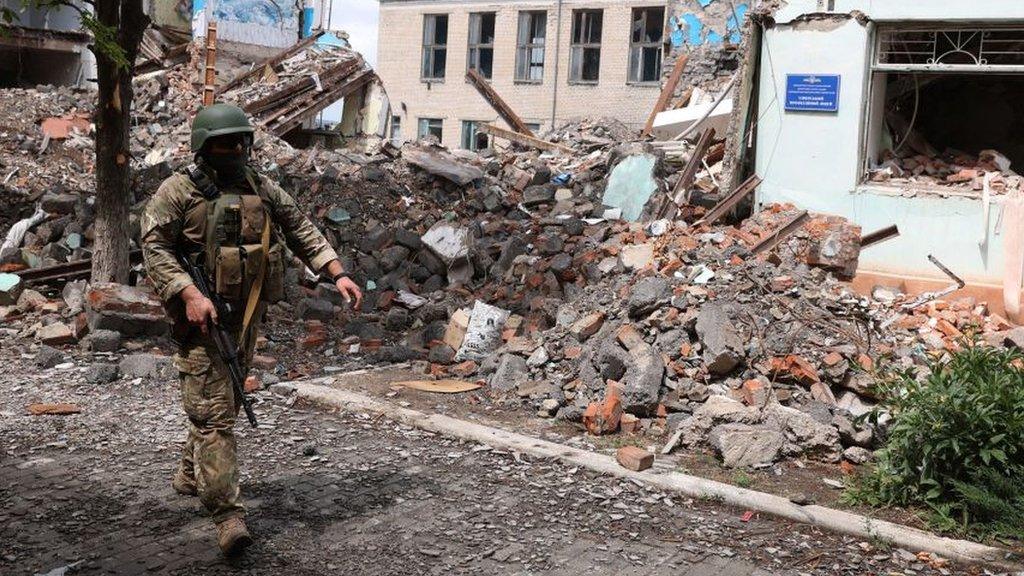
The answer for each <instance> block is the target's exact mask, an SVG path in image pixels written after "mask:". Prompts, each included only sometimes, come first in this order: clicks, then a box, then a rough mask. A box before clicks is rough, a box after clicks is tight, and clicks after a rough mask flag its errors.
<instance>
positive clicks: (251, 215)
mask: <svg viewBox="0 0 1024 576" xmlns="http://www.w3.org/2000/svg"><path fill="white" fill-rule="evenodd" d="M246 176H247V180H248V182H249V185H250V186H251V187H252V188H253V189H254V190H255V191H256V193H255V194H237V193H231V192H225V193H221V192H219V191H218V190H217V189H216V187H215V186H214V185H213V183H212V182H211V181H210V178H209V176H207V175H206V174H205V173H203V172H201V171H200V170H197V169H190V170H189V171H188V177H189V180H191V181H192V184H193V185H194V186H195V187H196V188H197V189H198V190H199V191H200V193H202V195H203V198H204V199H205V214H204V215H201V214H196V216H198V217H199V218H201V219H203V220H204V222H203V223H202V235H203V240H204V246H203V252H202V254H203V259H204V261H205V263H206V269H207V271H208V273H209V274H210V276H211V278H210V279H209V280H210V286H212V287H213V289H214V290H216V292H217V294H219V295H220V296H222V297H223V298H224V299H226V300H228V301H233V302H240V301H245V300H247V299H249V297H250V294H251V292H252V291H253V290H259V300H260V301H263V302H269V303H273V302H277V301H279V300H281V299H282V298H283V297H284V250H283V247H282V244H281V242H279V241H278V239H277V235H276V234H274V233H273V230H272V228H273V225H272V224H273V223H272V216H271V214H272V213H271V210H270V206H269V203H268V202H267V201H266V199H265V198H264V195H263V193H262V191H261V190H260V188H259V184H258V183H257V180H256V178H253V177H252V176H251V175H249V174H247V175H246Z"/></svg>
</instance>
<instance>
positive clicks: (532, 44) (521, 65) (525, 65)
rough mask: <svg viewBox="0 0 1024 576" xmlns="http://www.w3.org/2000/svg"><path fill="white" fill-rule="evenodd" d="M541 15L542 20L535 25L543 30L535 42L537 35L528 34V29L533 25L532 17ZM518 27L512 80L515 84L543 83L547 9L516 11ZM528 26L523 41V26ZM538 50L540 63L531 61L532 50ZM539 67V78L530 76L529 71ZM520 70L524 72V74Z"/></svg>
mask: <svg viewBox="0 0 1024 576" xmlns="http://www.w3.org/2000/svg"><path fill="white" fill-rule="evenodd" d="M541 16H542V17H543V18H544V22H543V23H541V24H540V25H539V26H537V27H536V28H537V30H538V31H541V32H543V34H544V35H543V36H540V37H539V38H540V42H536V40H537V38H538V37H537V36H530V35H529V34H530V29H533V27H534V19H535V18H538V17H541ZM516 17H517V20H518V27H517V29H516V62H515V70H514V71H513V75H512V81H513V82H515V83H517V84H543V83H544V72H545V67H546V66H545V65H546V64H547V40H548V11H547V10H520V11H519V12H518V13H517V16H516ZM524 24H525V25H526V26H528V27H529V28H528V29H527V31H526V34H527V36H528V37H527V39H526V42H523V41H522V40H523V26H524ZM535 50H539V51H540V64H535V63H534V62H533V56H534V54H535V53H534V51H535ZM537 67H539V68H540V78H532V77H531V71H532V70H533V69H534V68H537ZM522 72H526V74H525V75H523V74H522Z"/></svg>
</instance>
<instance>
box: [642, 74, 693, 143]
mask: <svg viewBox="0 0 1024 576" xmlns="http://www.w3.org/2000/svg"><path fill="white" fill-rule="evenodd" d="M689 59H690V55H689V54H680V55H679V56H678V57H676V63H675V65H674V66H672V72H671V73H670V74H669V75H668V80H666V81H665V86H663V87H662V89H661V95H659V96H658V101H657V102H656V103H655V104H654V109H652V110H651V115H650V116H648V117H647V123H646V124H644V131H643V133H642V135H643V136H647V135H648V134H650V133H651V129H652V128H654V117H655V116H657V115H658V114H659V113H660V112H663V111H664V110H665V107H666V106H668V103H669V101H671V100H672V94H674V93H675V91H676V86H678V85H679V79H680V78H682V77H683V69H684V68H686V61H687V60H689Z"/></svg>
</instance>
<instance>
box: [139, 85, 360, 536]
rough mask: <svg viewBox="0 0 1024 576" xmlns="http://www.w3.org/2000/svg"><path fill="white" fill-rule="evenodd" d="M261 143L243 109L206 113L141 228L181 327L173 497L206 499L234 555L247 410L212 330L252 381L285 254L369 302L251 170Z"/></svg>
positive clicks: (150, 266) (293, 209)
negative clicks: (201, 270) (181, 437)
mask: <svg viewBox="0 0 1024 576" xmlns="http://www.w3.org/2000/svg"><path fill="white" fill-rule="evenodd" d="M252 140H253V127H252V125H251V124H250V123H249V119H248V117H247V116H246V114H245V112H243V111H242V110H241V109H240V108H238V107H237V106H232V105H229V104H214V105H212V106H208V107H206V108H204V109H202V110H201V111H200V112H199V113H198V114H197V115H196V117H195V120H194V121H193V122H192V152H193V153H195V164H193V165H192V166H189V168H188V169H187V170H186V171H185V172H184V173H178V174H174V175H172V176H170V177H169V178H167V180H165V181H164V182H163V183H162V184H161V185H160V188H159V189H158V190H157V192H156V194H155V195H154V196H153V198H152V199H151V200H150V201H149V204H148V205H147V206H146V211H145V214H144V216H143V219H142V248H143V256H144V259H145V265H146V272H147V274H148V276H149V279H150V281H151V282H152V283H153V286H154V288H155V289H156V291H157V293H158V294H159V295H160V298H161V299H162V300H163V302H164V304H165V307H166V308H167V311H168V314H169V315H170V316H171V319H172V320H173V321H174V332H173V336H174V339H175V341H176V342H177V343H178V346H179V350H178V353H177V354H176V355H175V365H176V366H177V368H178V371H179V373H180V376H181V400H182V404H183V406H184V408H185V413H186V414H187V415H188V437H187V440H186V442H185V448H184V451H183V453H182V455H181V462H180V465H179V467H178V471H177V473H176V474H175V475H174V478H173V480H172V482H171V485H172V486H173V487H174V490H175V491H177V492H178V493H180V494H184V495H191V496H194V495H198V496H199V499H200V500H201V501H202V503H203V505H204V506H205V507H206V509H207V510H209V512H210V514H211V515H212V517H213V521H214V522H215V523H216V524H217V542H218V544H219V545H220V548H221V550H222V551H223V552H224V554H226V555H230V554H233V553H236V552H238V551H241V550H242V549H244V548H245V547H246V546H248V545H249V544H251V543H252V537H251V536H250V535H249V532H248V530H247V529H246V527H245V522H244V520H243V517H244V515H245V508H244V507H243V505H242V502H241V501H240V498H239V491H238V462H237V459H236V454H235V451H236V446H235V436H234V432H233V428H234V425H235V418H236V416H237V414H238V409H239V405H240V402H239V401H238V400H239V399H238V398H236V397H235V392H234V389H233V387H232V384H231V381H230V379H229V376H228V372H227V367H226V366H225V364H224V363H223V362H222V361H221V360H220V357H219V355H218V354H217V350H216V348H215V344H214V342H213V341H212V339H211V337H210V335H209V334H208V333H207V320H210V321H212V322H214V323H217V324H218V325H219V326H222V327H225V328H227V329H228V330H229V331H231V332H232V333H234V334H235V337H236V338H237V341H238V342H239V357H240V358H241V360H242V366H243V370H245V369H246V368H247V367H248V364H249V361H250V360H251V358H252V352H253V348H254V345H255V342H256V330H257V325H258V323H259V318H260V317H261V316H262V313H263V312H264V310H265V308H266V305H267V304H268V303H271V302H274V301H276V300H279V299H280V298H281V297H282V292H283V289H284V286H283V281H284V262H285V258H284V255H283V251H284V249H285V246H287V248H289V249H291V251H292V252H294V253H295V254H297V255H298V256H299V257H300V258H302V259H303V260H304V261H305V262H306V263H307V264H308V266H309V267H310V268H311V269H313V270H317V271H321V272H323V273H325V274H326V275H327V276H329V277H331V278H332V279H333V282H334V284H335V286H337V288H338V291H339V292H340V293H341V295H342V297H343V298H344V299H345V301H346V302H350V301H351V300H353V299H354V300H355V304H354V307H355V309H358V308H359V304H360V302H361V300H362V293H361V292H360V290H359V288H358V287H357V286H356V285H355V283H354V282H352V280H351V279H350V278H348V277H347V276H346V275H345V273H344V271H343V270H342V266H341V262H340V261H339V260H338V255H337V254H336V253H335V251H334V249H333V248H332V247H331V246H330V244H328V242H327V240H326V239H325V238H324V236H323V235H322V234H321V233H320V231H319V230H317V229H316V227H315V226H314V225H313V224H312V223H311V222H310V221H309V219H308V218H306V217H305V216H304V215H303V214H302V212H301V211H300V209H299V207H298V206H297V205H296V204H295V201H294V200H293V199H292V198H291V197H290V196H289V195H288V194H287V193H286V192H285V191H284V190H282V189H281V188H280V187H279V186H277V185H276V184H275V183H273V182H272V181H271V180H270V179H269V178H267V177H265V176H262V175H260V174H258V173H256V172H255V171H254V170H253V169H252V168H251V167H249V165H248V160H249V151H250V148H251V145H252ZM179 251H181V252H182V253H184V254H188V255H189V257H190V258H194V259H198V260H201V261H203V262H204V264H205V266H206V269H207V270H208V271H209V274H210V276H211V277H210V278H209V279H208V280H209V285H210V287H211V289H212V290H213V289H215V290H216V292H217V293H218V294H219V295H220V296H221V297H222V298H223V299H224V300H225V302H227V303H228V304H229V309H230V313H229V314H228V316H229V317H228V318H223V317H221V318H218V317H217V312H216V309H215V307H214V305H213V303H212V302H211V301H210V300H209V299H208V298H206V297H205V296H203V295H202V293H200V292H199V290H198V289H197V288H196V287H195V285H194V284H193V283H192V281H191V279H190V277H189V275H188V273H186V272H185V270H183V269H182V267H181V265H180V264H179V263H178V262H177V261H176V257H175V255H176V253H178V252H179ZM194 261H195V260H194Z"/></svg>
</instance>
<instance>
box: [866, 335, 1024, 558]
mask: <svg viewBox="0 0 1024 576" xmlns="http://www.w3.org/2000/svg"><path fill="white" fill-rule="evenodd" d="M928 368H929V370H930V373H929V374H928V376H927V377H925V378H923V379H922V380H921V381H919V380H918V379H917V378H916V377H915V374H914V373H913V372H912V371H903V372H893V373H890V374H889V375H888V376H886V377H883V378H882V379H881V381H880V382H879V393H880V397H881V398H883V401H882V404H881V405H880V408H882V409H884V410H885V411H887V412H889V413H890V414H891V416H892V422H891V423H890V424H889V428H888V438H887V441H886V444H885V446H884V447H883V449H882V450H881V451H880V452H879V457H878V461H877V465H876V466H875V468H874V469H873V470H872V472H871V473H870V474H869V475H868V476H867V477H866V478H865V479H864V481H863V482H862V484H861V485H860V486H859V487H857V488H856V489H855V490H854V491H853V492H852V497H853V499H855V500H859V501H861V502H865V501H866V502H869V503H873V504H898V505H903V506H906V505H924V506H926V507H927V508H928V509H930V510H932V511H933V512H934V514H933V515H932V519H933V521H934V522H935V523H936V524H937V525H938V527H940V528H942V529H946V530H950V531H956V532H961V533H973V534H990V535H1002V536H1009V537H1014V538H1021V537H1024V354H1022V353H1021V352H1019V351H1016V350H997V349H993V348H989V347H982V346H971V345H967V346H965V347H964V348H963V349H962V350H961V351H959V352H956V353H954V354H952V356H951V358H950V359H949V360H948V361H947V362H945V363H942V362H934V363H932V364H931V365H930V366H929V367H928ZM879 414H880V412H879V411H876V412H875V413H874V414H873V417H875V418H877V417H878V415H879Z"/></svg>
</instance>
